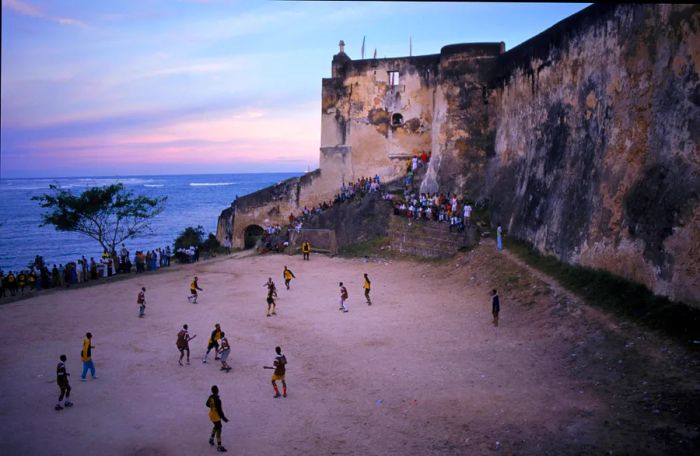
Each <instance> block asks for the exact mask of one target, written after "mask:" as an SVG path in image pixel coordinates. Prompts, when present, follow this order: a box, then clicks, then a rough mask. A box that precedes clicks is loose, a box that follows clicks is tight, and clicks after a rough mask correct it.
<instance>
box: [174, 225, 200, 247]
mask: <svg viewBox="0 0 700 456" xmlns="http://www.w3.org/2000/svg"><path fill="white" fill-rule="evenodd" d="M203 239H204V227H202V225H198V226H197V227H196V228H195V227H191V226H188V227H187V228H185V229H184V230H183V231H182V233H180V235H179V236H178V237H177V238H175V250H176V251H177V249H186V248H188V247H192V246H197V247H198V248H200V249H201V248H202V241H203Z"/></svg>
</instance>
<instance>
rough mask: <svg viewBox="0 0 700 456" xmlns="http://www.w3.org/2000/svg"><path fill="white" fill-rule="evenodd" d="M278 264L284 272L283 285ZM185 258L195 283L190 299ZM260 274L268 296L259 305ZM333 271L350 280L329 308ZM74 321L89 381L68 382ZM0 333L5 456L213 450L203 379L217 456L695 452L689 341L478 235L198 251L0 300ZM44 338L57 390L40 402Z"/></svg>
mask: <svg viewBox="0 0 700 456" xmlns="http://www.w3.org/2000/svg"><path fill="white" fill-rule="evenodd" d="M284 265H288V266H289V267H290V269H291V270H292V271H293V272H294V273H295V274H296V276H297V278H296V279H295V280H293V281H292V288H291V290H290V291H287V290H285V289H284V284H283V280H282V269H283V267H284ZM364 272H367V273H368V274H369V277H370V278H371V280H372V284H373V289H372V297H373V305H372V306H368V305H366V304H365V303H364V297H363V295H362V289H361V287H362V274H363V273H364ZM194 274H196V275H198V276H199V283H200V286H201V287H202V288H203V289H204V291H203V292H201V295H200V299H199V303H197V304H190V303H189V302H188V301H187V299H186V295H187V294H188V288H189V282H190V280H191V277H192V276H193V275H194ZM269 276H272V278H273V280H274V281H275V282H276V284H277V288H278V290H279V299H278V306H277V316H274V317H270V318H267V317H266V316H265V310H266V304H265V297H266V294H265V293H266V291H265V288H264V287H263V284H264V282H265V281H266V280H267V278H268V277H269ZM339 281H343V282H345V284H346V285H347V287H348V290H349V293H350V300H349V308H350V312H349V313H346V314H344V313H342V312H339V311H338V301H337V299H338V295H339V290H338V282H339ZM141 286H146V288H147V294H146V296H147V308H146V317H145V318H143V319H139V318H138V317H137V314H138V309H137V305H136V303H135V301H136V295H137V293H138V291H139V289H140V287H141ZM493 287H496V288H498V289H499V293H500V296H501V322H500V326H499V327H494V326H493V325H492V324H491V313H490V298H489V291H490V289H491V288H493ZM183 323H187V324H188V325H189V328H190V334H196V335H197V338H196V339H195V340H194V341H192V343H191V348H192V364H191V365H186V366H184V367H180V366H179V365H178V363H177V358H178V355H179V354H178V352H177V349H176V348H175V339H176V334H177V332H178V330H179V329H180V327H181V326H182V324H183ZM215 323H221V326H222V329H223V330H224V331H225V332H226V333H227V335H228V336H229V340H230V341H231V344H232V348H233V350H232V354H231V357H230V358H229V363H230V364H231V365H232V367H233V370H232V371H230V372H229V373H225V372H222V371H220V370H219V365H218V363H217V364H215V363H213V362H212V358H211V357H210V362H209V363H207V364H203V363H202V362H201V357H202V355H203V353H204V351H205V346H206V342H207V338H208V334H209V333H210V332H211V330H212V329H213V326H214V324H215ZM87 331H90V332H92V334H93V335H94V337H93V341H94V344H95V349H94V351H93V359H94V361H95V365H96V368H97V375H98V377H99V378H98V379H97V380H88V381H87V382H80V381H79V376H80V373H81V362H80V359H79V353H80V347H81V343H82V338H83V336H84V334H85V333H86V332H87ZM0 337H1V338H2V343H1V344H0V366H1V367H2V375H1V376H0V391H2V392H3V407H2V408H0V434H1V439H0V448H2V450H0V453H2V454H6V455H49V454H50V455H54V454H55V455H59V454H66V455H74V454H87V455H92V454H107V455H112V454H115V455H141V456H146V455H200V454H209V453H212V454H213V453H215V452H216V451H215V449H214V448H212V447H210V446H209V444H208V443H207V440H208V438H209V432H210V429H211V423H210V422H209V420H208V417H207V412H208V409H207V408H206V407H205V401H206V399H207V397H208V395H209V389H210V387H211V385H213V384H216V385H218V386H219V388H220V391H221V392H220V396H221V399H222V402H223V408H224V411H225V412H226V414H227V415H228V417H229V418H230V422H229V423H228V424H224V430H223V440H224V445H225V446H226V447H227V448H228V450H229V454H235V455H480V454H495V455H501V454H502V455H516V454H532V455H547V454H549V455H569V454H581V455H584V454H585V455H593V454H596V455H597V454H615V455H618V454H674V455H682V454H693V453H694V454H698V451H699V444H700V430H699V429H698V428H699V426H700V424H699V423H700V418H699V417H700V412H699V411H698V410H697V409H698V405H700V375H699V374H700V366H699V364H700V363H699V362H698V361H699V357H698V352H697V351H695V352H693V351H690V350H689V349H687V348H684V347H681V346H680V345H678V344H676V343H675V342H673V341H669V340H667V339H665V338H664V337H662V336H659V335H657V334H653V333H650V332H649V331H646V330H642V329H640V328H638V327H636V326H634V325H632V324H629V323H625V322H621V321H619V320H617V319H615V318H613V317H610V316H608V315H605V314H603V313H601V312H599V311H597V310H594V309H592V308H590V307H588V306H585V305H583V304H581V303H580V302H579V301H578V300H577V299H576V298H575V297H573V296H571V295H569V294H568V293H566V292H565V291H563V290H561V289H560V288H559V287H558V286H557V285H556V284H555V283H552V282H551V281H549V279H548V278H547V277H543V276H542V275H540V274H537V273H533V272H531V271H529V270H528V269H527V268H525V267H524V266H523V265H522V264H521V263H520V262H519V261H517V260H516V259H515V258H513V257H512V256H511V255H509V254H508V253H501V254H499V253H498V252H496V250H495V248H494V247H493V245H492V244H490V243H486V244H484V245H481V246H479V247H478V248H477V249H476V250H474V251H472V252H469V253H465V254H460V255H458V256H457V257H455V258H452V259H450V260H446V261H443V262H431V261H415V260H408V259H407V260H396V259H392V260H370V261H368V260H364V259H341V258H328V257H324V256H319V255H312V258H311V261H308V262H304V261H302V259H301V256H294V257H289V256H285V255H273V256H262V257H260V256H248V257H245V256H244V255H239V258H235V257H234V258H231V257H229V258H226V259H217V260H212V261H208V262H204V263H199V264H196V265H190V266H185V267H182V268H178V269H176V270H173V271H171V272H166V273H159V274H146V275H142V276H138V277H134V278H132V279H129V280H122V281H118V282H113V283H108V284H104V285H100V286H94V287H88V288H82V289H75V290H68V291H64V292H58V293H52V294H47V295H45V296H38V297H35V298H31V299H27V300H22V301H18V302H15V303H10V304H6V305H2V306H0ZM276 345H280V346H281V347H282V349H283V352H284V353H285V354H286V356H287V359H288V361H289V365H288V371H287V379H288V385H289V397H287V398H280V399H273V397H272V396H273V391H272V387H271V385H270V374H271V371H270V370H264V369H262V366H263V365H270V364H271V363H272V361H273V359H274V347H275V346H276ZM62 353H65V354H66V355H67V356H68V362H67V366H68V370H69V372H70V373H71V374H72V376H71V385H72V388H73V392H72V395H71V398H72V400H73V402H74V403H75V406H74V407H73V408H72V409H65V410H62V411H55V410H54V409H53V406H54V404H55V402H56V399H57V397H58V388H57V386H56V383H55V367H56V363H57V362H58V357H59V355H60V354H62Z"/></svg>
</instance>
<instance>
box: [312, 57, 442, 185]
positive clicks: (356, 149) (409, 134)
mask: <svg viewBox="0 0 700 456" xmlns="http://www.w3.org/2000/svg"><path fill="white" fill-rule="evenodd" d="M438 63H439V56H438V55H432V56H421V57H403V58H393V59H368V60H357V61H351V60H346V61H345V62H344V63H343V71H342V72H339V74H340V76H339V77H334V78H329V79H324V80H323V95H322V97H323V98H322V113H321V124H322V137H321V150H322V155H321V159H322V162H323V159H324V155H325V153H326V152H325V151H328V150H335V148H337V147H338V146H342V147H344V148H345V150H346V151H347V152H348V159H347V160H344V161H343V162H342V163H338V162H336V163H335V165H336V168H335V169H336V171H335V172H336V173H337V176H334V177H336V178H337V177H340V178H341V179H345V182H350V181H354V180H356V179H358V178H361V177H367V176H374V175H375V174H379V176H380V177H381V178H382V179H384V180H391V179H395V178H397V177H399V176H402V175H403V174H405V167H406V162H405V160H406V159H407V158H409V157H412V156H413V155H419V154H420V153H421V152H422V151H428V152H429V151H430V148H431V125H432V106H433V93H434V89H435V81H436V78H437V72H438ZM390 72H398V80H397V82H398V83H397V84H392V82H391V81H390V78H389V73H390ZM399 116H400V120H399ZM397 120H398V121H397ZM327 169H331V168H330V167H327V166H324V164H323V163H322V164H321V170H322V172H323V173H325V172H326V170H327ZM341 183H342V182H341V181H338V186H340V184H341Z"/></svg>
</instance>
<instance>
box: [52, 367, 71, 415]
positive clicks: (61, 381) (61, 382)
mask: <svg viewBox="0 0 700 456" xmlns="http://www.w3.org/2000/svg"><path fill="white" fill-rule="evenodd" d="M60 359H61V361H60V362H59V363H58V366H56V383H58V387H59V389H60V390H61V395H60V396H58V402H57V403H56V407H54V409H56V410H63V407H73V403H72V402H71V401H70V385H69V384H68V376H69V375H70V374H69V373H68V372H66V355H61V357H60ZM64 396H65V398H66V400H65V402H64V403H63V406H62V405H61V401H62V400H63V398H64Z"/></svg>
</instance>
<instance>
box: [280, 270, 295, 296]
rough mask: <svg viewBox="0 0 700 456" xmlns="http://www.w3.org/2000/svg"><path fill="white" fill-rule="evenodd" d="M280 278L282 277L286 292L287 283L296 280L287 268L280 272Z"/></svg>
mask: <svg viewBox="0 0 700 456" xmlns="http://www.w3.org/2000/svg"><path fill="white" fill-rule="evenodd" d="M282 276H283V277H284V286H285V287H287V290H289V282H291V281H292V279H293V278H294V279H296V276H295V275H294V273H293V272H292V271H290V270H289V269H288V268H287V266H285V267H284V271H283V272H282Z"/></svg>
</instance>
